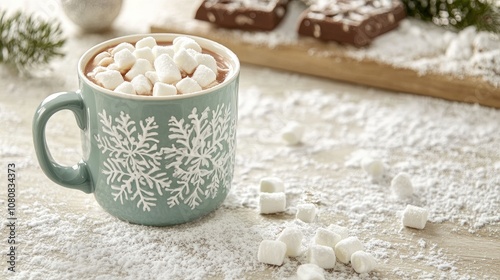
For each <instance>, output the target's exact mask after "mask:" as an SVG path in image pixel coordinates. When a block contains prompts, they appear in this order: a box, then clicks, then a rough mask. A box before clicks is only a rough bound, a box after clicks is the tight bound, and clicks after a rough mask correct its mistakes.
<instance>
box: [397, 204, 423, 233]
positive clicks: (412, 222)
mask: <svg viewBox="0 0 500 280" xmlns="http://www.w3.org/2000/svg"><path fill="white" fill-rule="evenodd" d="M428 216H429V210H427V209H425V208H421V207H417V206H413V205H407V206H406V209H405V211H404V212H403V218H402V220H401V222H402V223H403V226H405V227H411V228H416V229H423V228H424V227H425V224H426V223H427V218H428Z"/></svg>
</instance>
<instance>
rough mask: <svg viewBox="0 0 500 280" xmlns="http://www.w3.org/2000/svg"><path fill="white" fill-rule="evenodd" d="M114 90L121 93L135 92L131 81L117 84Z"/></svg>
mask: <svg viewBox="0 0 500 280" xmlns="http://www.w3.org/2000/svg"><path fill="white" fill-rule="evenodd" d="M115 91H116V92H121V93H127V94H134V95H135V94H136V93H135V89H134V86H133V85H132V83H131V82H127V81H125V82H123V83H121V84H120V85H119V86H117V87H116V88H115Z"/></svg>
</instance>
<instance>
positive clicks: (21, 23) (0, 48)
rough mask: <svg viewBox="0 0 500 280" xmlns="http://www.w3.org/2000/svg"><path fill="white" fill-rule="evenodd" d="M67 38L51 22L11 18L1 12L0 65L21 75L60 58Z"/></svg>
mask: <svg viewBox="0 0 500 280" xmlns="http://www.w3.org/2000/svg"><path fill="white" fill-rule="evenodd" d="M65 42H66V39H65V38H63V32H62V29H61V26H60V24H59V23H51V22H46V21H43V20H39V19H36V18H35V17H34V16H31V15H30V16H28V15H25V14H23V13H22V12H17V13H15V14H14V15H12V16H11V17H8V16H7V13H6V12H5V11H3V12H0V63H5V64H9V65H13V66H14V67H16V68H17V70H19V71H20V72H26V71H27V70H28V69H30V68H32V67H35V66H42V65H45V64H47V63H49V61H50V60H51V59H53V58H54V57H62V56H64V53H63V52H62V50H61V49H62V47H63V45H64V43H65Z"/></svg>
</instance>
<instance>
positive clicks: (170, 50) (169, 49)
mask: <svg viewBox="0 0 500 280" xmlns="http://www.w3.org/2000/svg"><path fill="white" fill-rule="evenodd" d="M151 50H152V52H153V55H154V56H155V58H157V57H159V56H160V55H162V54H166V55H168V56H170V57H174V54H175V51H174V47H173V46H154V47H153V48H152V49H151Z"/></svg>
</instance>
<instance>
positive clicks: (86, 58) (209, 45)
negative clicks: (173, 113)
mask: <svg viewBox="0 0 500 280" xmlns="http://www.w3.org/2000/svg"><path fill="white" fill-rule="evenodd" d="M149 36H151V37H153V38H155V40H157V41H172V40H173V39H175V38H176V37H180V36H183V37H189V38H192V39H194V40H195V41H196V42H197V43H198V44H199V45H200V46H201V47H202V48H204V49H206V50H209V51H211V52H214V53H216V54H218V55H221V56H222V57H223V58H224V59H225V60H226V61H227V62H228V63H229V64H230V66H231V68H232V69H231V71H230V72H229V75H228V76H227V77H226V78H225V79H224V81H223V82H222V83H220V84H218V85H216V86H214V87H211V88H208V89H204V90H201V91H198V92H194V93H188V94H177V95H171V96H144V95H132V94H125V93H119V92H115V91H113V90H109V89H106V88H104V87H101V86H99V85H97V84H96V83H94V82H93V81H91V80H90V79H89V78H88V77H87V76H86V75H85V67H86V66H87V64H88V63H89V62H90V60H91V59H92V58H93V57H94V56H95V55H96V54H97V53H98V52H100V51H103V50H105V49H106V48H109V47H112V46H116V45H118V44H120V43H123V42H129V43H132V44H135V42H137V41H138V40H140V39H142V38H145V37H149ZM239 72H240V61H239V59H238V57H237V56H236V54H235V53H234V52H233V51H231V50H230V49H229V48H227V47H226V46H224V45H222V44H220V43H218V42H215V41H213V40H210V39H206V38H203V37H198V36H192V35H186V34H178V33H145V34H133V35H127V36H121V37H116V38H113V39H110V40H107V41H104V42H101V43H99V44H97V45H94V46H93V47H92V48H90V49H88V50H87V51H86V52H85V53H84V54H83V55H82V56H81V58H80V60H79V62H78V76H80V79H81V80H82V81H84V82H85V83H86V84H87V85H89V86H90V87H92V88H93V89H95V90H97V91H99V92H103V93H105V94H107V95H111V96H114V97H120V98H124V99H131V100H178V99H187V98H192V97H195V96H200V95H205V94H208V93H210V92H213V91H217V90H219V89H220V88H223V87H225V86H226V85H227V84H229V83H231V82H232V81H233V80H235V79H237V77H238V75H239Z"/></svg>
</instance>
